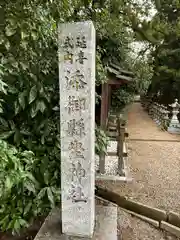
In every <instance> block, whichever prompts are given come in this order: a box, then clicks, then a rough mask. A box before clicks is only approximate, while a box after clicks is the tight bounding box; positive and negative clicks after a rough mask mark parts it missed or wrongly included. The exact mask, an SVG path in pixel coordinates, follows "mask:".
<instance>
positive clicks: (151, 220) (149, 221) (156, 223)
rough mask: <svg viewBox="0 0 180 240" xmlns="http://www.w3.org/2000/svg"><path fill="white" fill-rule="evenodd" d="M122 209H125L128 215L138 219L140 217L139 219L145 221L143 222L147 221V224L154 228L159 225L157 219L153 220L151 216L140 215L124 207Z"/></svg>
mask: <svg viewBox="0 0 180 240" xmlns="http://www.w3.org/2000/svg"><path fill="white" fill-rule="evenodd" d="M123 211H125V212H127V213H129V214H130V215H132V216H134V217H137V218H139V219H141V220H143V221H145V222H147V223H149V224H151V225H153V226H154V227H156V228H159V226H160V223H159V221H156V220H153V219H151V218H148V217H145V216H142V215H140V214H137V213H134V212H132V211H129V210H126V209H123Z"/></svg>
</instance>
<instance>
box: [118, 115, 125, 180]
mask: <svg viewBox="0 0 180 240" xmlns="http://www.w3.org/2000/svg"><path fill="white" fill-rule="evenodd" d="M117 132H118V137H117V156H118V174H119V175H120V176H124V175H125V173H124V162H123V142H124V135H125V127H124V126H121V119H120V118H119V117H118V118H117Z"/></svg>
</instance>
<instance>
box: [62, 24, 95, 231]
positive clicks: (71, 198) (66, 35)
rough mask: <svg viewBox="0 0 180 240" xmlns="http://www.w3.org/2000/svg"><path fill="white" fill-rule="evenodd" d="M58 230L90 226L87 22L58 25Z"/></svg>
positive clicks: (91, 45) (91, 70) (90, 34)
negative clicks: (59, 133) (59, 147)
mask: <svg viewBox="0 0 180 240" xmlns="http://www.w3.org/2000/svg"><path fill="white" fill-rule="evenodd" d="M59 83H60V120H61V123H60V124H61V199H62V231H63V233H66V234H72V235H77V236H79V235H82V236H91V235H92V234H93V229H94V212H95V206H94V185H95V171H94V161H95V155H94V149H95V146H94V144H95V132H94V131H95V29H94V26H93V24H92V22H90V21H87V22H78V23H68V24H60V25H59Z"/></svg>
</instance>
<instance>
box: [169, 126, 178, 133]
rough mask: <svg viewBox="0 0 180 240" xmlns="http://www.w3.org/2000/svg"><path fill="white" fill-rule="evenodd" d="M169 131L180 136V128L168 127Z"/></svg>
mask: <svg viewBox="0 0 180 240" xmlns="http://www.w3.org/2000/svg"><path fill="white" fill-rule="evenodd" d="M167 131H168V132H169V133H171V134H180V128H175V127H171V126H170V127H168V129H167Z"/></svg>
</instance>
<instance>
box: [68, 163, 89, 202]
mask: <svg viewBox="0 0 180 240" xmlns="http://www.w3.org/2000/svg"><path fill="white" fill-rule="evenodd" d="M85 176H86V171H85V169H84V168H82V165H81V163H80V162H78V163H77V166H76V165H75V164H74V163H72V181H71V190H70V195H69V196H68V199H72V201H73V202H87V198H86V197H85V195H84V192H83V186H82V178H84V177H85Z"/></svg>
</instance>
